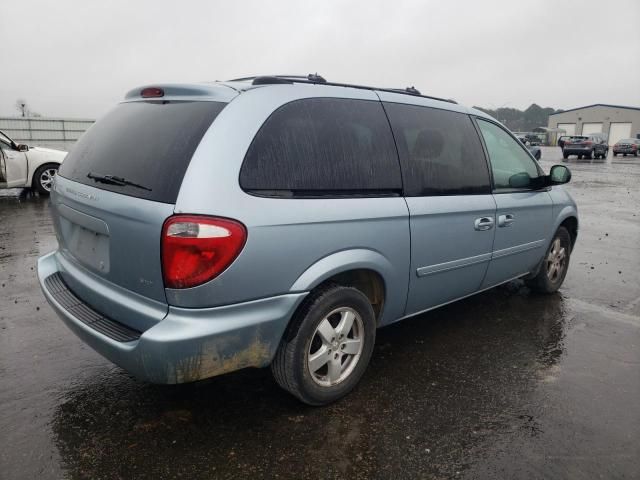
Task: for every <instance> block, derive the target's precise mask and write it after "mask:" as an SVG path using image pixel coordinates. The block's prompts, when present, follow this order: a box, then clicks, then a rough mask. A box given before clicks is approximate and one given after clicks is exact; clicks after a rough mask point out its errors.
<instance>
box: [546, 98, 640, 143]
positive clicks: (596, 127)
mask: <svg viewBox="0 0 640 480" xmlns="http://www.w3.org/2000/svg"><path fill="white" fill-rule="evenodd" d="M549 128H558V129H562V130H564V131H565V132H566V133H565V135H589V134H590V133H605V134H607V135H608V136H609V145H613V144H615V143H616V142H617V141H618V140H620V139H623V138H634V137H637V138H640V108H638V107H624V106H621V105H606V104H603V103H596V104H595V105H589V106H586V107H580V108H572V109H571V110H565V111H564V112H560V113H553V114H551V115H549Z"/></svg>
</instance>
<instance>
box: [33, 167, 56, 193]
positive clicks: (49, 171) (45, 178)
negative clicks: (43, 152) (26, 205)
mask: <svg viewBox="0 0 640 480" xmlns="http://www.w3.org/2000/svg"><path fill="white" fill-rule="evenodd" d="M58 168H60V165H58V164H57V163H46V164H44V165H42V166H40V167H39V168H38V169H37V170H36V171H35V173H34V174H33V180H32V183H31V188H33V189H34V190H35V191H36V192H38V193H39V194H40V195H49V194H50V193H51V188H52V186H53V177H55V176H56V175H57V174H58Z"/></svg>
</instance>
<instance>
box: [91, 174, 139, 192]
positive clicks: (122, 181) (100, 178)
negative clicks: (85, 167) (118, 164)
mask: <svg viewBox="0 0 640 480" xmlns="http://www.w3.org/2000/svg"><path fill="white" fill-rule="evenodd" d="M87 177H88V178H91V179H92V180H95V181H96V182H100V183H108V184H109V185H119V186H121V187H123V186H125V185H128V186H130V187H137V188H142V189H143V190H147V191H148V192H150V191H151V189H150V188H149V187H145V186H144V185H140V184H138V183H133V182H130V181H129V180H127V179H126V178H122V177H116V176H115V175H98V174H96V173H92V172H89V173H88V174H87Z"/></svg>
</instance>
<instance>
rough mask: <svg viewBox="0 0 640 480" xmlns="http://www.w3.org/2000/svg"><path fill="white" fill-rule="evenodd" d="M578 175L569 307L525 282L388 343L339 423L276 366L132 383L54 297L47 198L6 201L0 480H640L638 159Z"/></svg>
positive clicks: (417, 324) (429, 317)
mask: <svg viewBox="0 0 640 480" xmlns="http://www.w3.org/2000/svg"><path fill="white" fill-rule="evenodd" d="M559 158H560V150H559V149H555V148H545V149H544V150H543V161H542V165H543V166H544V167H545V168H546V169H547V170H548V168H549V167H550V165H551V164H552V163H554V162H552V160H556V162H555V163H557V159H559ZM569 166H570V168H571V169H572V171H573V180H572V182H571V183H570V184H569V186H568V188H569V190H570V191H571V193H572V194H573V195H574V198H575V199H576V201H577V202H578V206H579V209H580V215H581V226H580V233H579V236H578V243H577V247H576V250H575V251H574V254H573V256H572V257H571V266H570V269H569V273H568V275H567V278H566V281H565V284H564V286H563V288H562V289H561V290H560V293H559V294H556V295H552V296H538V295H534V294H532V293H530V292H529V291H528V289H527V288H526V287H524V286H523V284H522V282H518V281H517V282H512V283H510V284H507V285H505V286H503V287H499V288H497V289H494V290H491V291H488V292H485V293H482V294H479V295H477V296H475V297H471V298H469V299H466V300H464V301H461V302H458V303H456V304H452V305H450V306H447V307H444V308H441V309H438V310H435V311H433V312H430V313H428V314H425V315H421V316H419V317H415V318H413V319H410V320H407V321H404V322H401V323H398V324H395V325H392V326H390V327H387V328H384V329H381V330H379V331H378V338H377V347H376V349H375V351H374V354H373V359H372V361H371V364H370V366H369V369H368V372H367V374H366V375H365V377H364V379H363V381H362V383H361V385H360V386H359V388H357V389H356V390H355V391H354V392H353V393H352V394H351V395H350V396H349V397H347V398H346V399H345V400H343V401H341V402H339V403H337V404H335V405H332V406H329V407H326V408H310V407H306V406H304V405H302V404H300V403H299V402H297V401H296V400H295V399H293V397H290V396H289V395H287V394H286V393H285V392H284V391H282V390H280V389H279V388H278V387H277V386H276V385H275V383H274V381H273V380H272V379H271V377H270V372H269V371H268V370H244V371H240V372H236V373H232V374H229V375H225V376H222V377H217V378H213V379H211V380H207V381H203V382H199V383H195V384H190V385H181V386H154V385H148V384H144V383H141V382H139V381H137V380H135V379H133V378H131V377H130V376H129V375H128V374H127V373H126V372H124V371H123V370H121V369H120V368H118V367H116V366H114V365H112V364H111V363H109V362H108V361H107V360H104V359H103V358H102V357H100V356H99V355H98V354H97V353H95V352H93V350H91V349H90V348H89V347H87V346H85V345H84V344H83V343H82V342H81V341H80V340H78V339H77V338H76V337H75V336H74V335H73V334H72V333H71V332H70V331H68V330H67V328H66V327H65V326H64V325H63V324H62V322H61V321H60V320H58V318H57V317H56V316H55V314H54V313H53V311H52V310H51V309H50V308H49V307H48V305H47V304H46V302H45V300H44V298H43V296H42V294H41V293H40V289H39V287H38V284H37V280H36V277H35V262H36V259H37V257H38V256H39V255H41V254H44V253H46V252H49V251H51V250H53V249H54V248H55V245H56V241H55V236H54V234H53V230H52V226H51V222H50V219H49V213H48V201H47V199H43V198H39V197H37V196H31V195H30V194H25V193H24V192H22V193H20V192H18V191H7V192H4V193H1V194H0V195H1V196H0V284H1V288H0V478H1V479H23V478H24V479H34V478H43V479H48V478H90V479H117V478H123V479H125V478H153V479H161V478H243V477H248V478H336V477H337V478H340V477H344V478H523V479H524V478H527V479H531V478H547V479H555V478H558V479H564V478H572V479H574V478H576V479H582V478H585V479H592V478H604V479H614V478H615V479H618V478H620V479H622V478H629V479H632V478H640V187H639V185H640V160H637V159H636V160H632V159H630V158H628V159H623V158H618V159H615V160H613V161H612V159H611V158H609V159H608V160H607V161H606V162H604V163H602V162H597V161H593V162H591V161H585V162H577V161H576V160H572V161H571V162H570V163H569Z"/></svg>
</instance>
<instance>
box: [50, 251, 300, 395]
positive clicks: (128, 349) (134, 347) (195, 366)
mask: <svg viewBox="0 0 640 480" xmlns="http://www.w3.org/2000/svg"><path fill="white" fill-rule="evenodd" d="M54 255H55V253H50V254H48V255H45V256H43V257H41V258H39V259H38V280H39V281H40V286H41V288H42V291H43V293H44V296H45V297H46V299H47V301H48V302H49V304H50V305H51V306H52V307H53V309H54V310H55V312H56V313H57V314H58V316H59V317H60V318H61V319H62V320H63V322H64V323H65V324H66V325H67V326H68V327H69V328H70V329H71V330H72V331H73V332H74V333H75V334H76V335H77V336H78V337H80V338H81V339H82V340H83V341H84V342H85V343H87V344H88V345H89V346H91V347H92V348H93V349H94V350H96V351H97V352H98V353H100V354H101V355H103V356H104V357H106V358H107V359H109V360H111V361H112V362H113V363H115V364H117V365H119V366H121V367H122V368H124V369H125V370H127V371H128V372H130V373H132V374H133V375H134V376H136V377H137V378H139V379H141V380H144V381H149V382H152V383H185V382H192V381H196V380H200V379H203V378H208V377H213V376H215V375H220V374H223V373H227V372H231V371H234V370H239V369H241V368H246V367H265V366H267V365H269V364H270V363H271V360H272V359H273V356H274V355H275V352H276V349H277V348H278V345H279V343H280V339H281V338H282V335H283V334H284V331H285V328H286V326H287V324H288V322H289V319H290V318H291V316H292V315H293V312H294V311H295V309H296V308H297V306H298V305H299V304H300V302H301V301H302V299H303V298H304V297H305V295H306V293H295V294H288V295H280V296H276V297H270V298H265V299H260V300H254V301H251V302H244V303H238V304H234V305H228V306H222V307H215V308H201V309H186V308H175V307H170V308H169V312H168V314H167V316H166V317H165V318H164V319H163V320H161V321H160V322H158V323H157V324H156V325H154V326H153V327H151V328H149V329H148V330H146V331H144V332H139V337H138V338H137V339H133V340H131V341H118V340H116V339H114V338H112V337H113V335H110V334H109V331H108V330H105V328H99V327H98V324H95V325H96V327H95V328H94V327H92V325H93V323H91V322H87V319H86V316H85V315H83V314H80V313H78V310H77V308H76V307H69V305H70V304H69V303H68V302H64V301H61V297H60V295H59V292H58V293H57V294H56V292H55V291H54V290H53V289H52V282H51V280H50V281H49V282H47V279H48V278H49V277H51V276H52V275H55V274H57V273H58V267H57V263H56V261H55V258H54ZM57 288H65V287H64V286H63V287H59V286H58V287H57ZM81 307H82V308H83V309H84V311H85V312H86V309H87V308H90V307H88V306H85V305H81ZM98 315H99V314H98ZM107 320H108V319H107ZM134 337H137V335H133V336H132V337H130V338H134Z"/></svg>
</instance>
